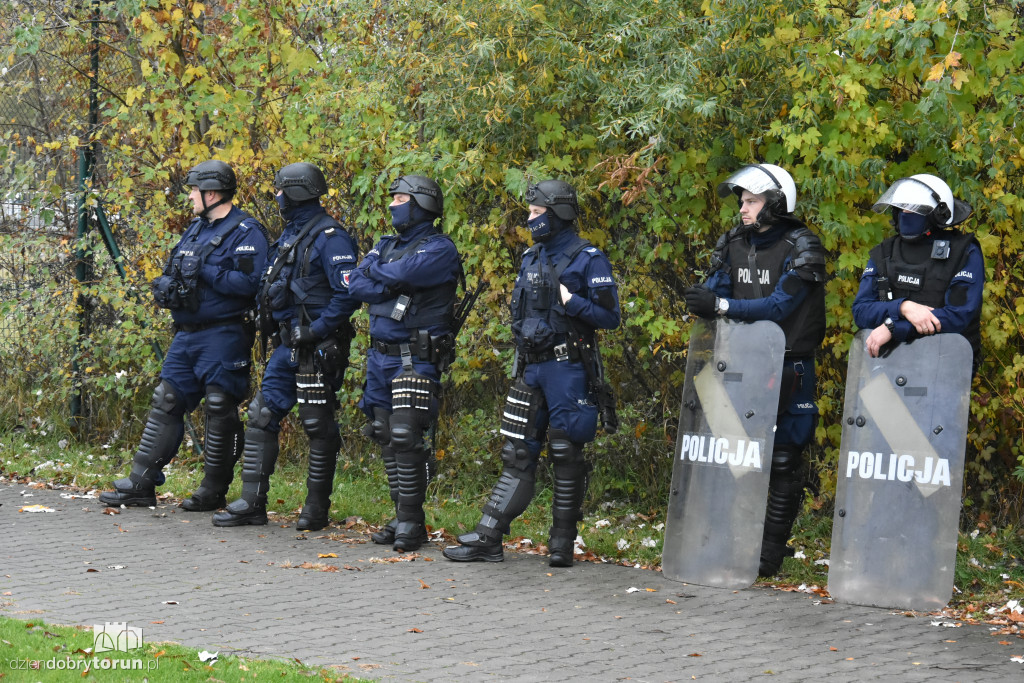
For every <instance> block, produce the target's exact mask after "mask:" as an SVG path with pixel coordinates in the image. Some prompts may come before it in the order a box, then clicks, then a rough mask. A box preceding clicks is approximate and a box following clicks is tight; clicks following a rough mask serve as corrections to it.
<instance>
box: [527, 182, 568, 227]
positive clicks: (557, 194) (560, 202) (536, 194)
mask: <svg viewBox="0 0 1024 683" xmlns="http://www.w3.org/2000/svg"><path fill="white" fill-rule="evenodd" d="M525 199H526V201H527V203H529V204H533V205H534V206H545V207H547V208H549V209H551V210H552V211H553V212H554V214H555V215H556V216H558V217H559V218H561V219H562V220H563V221H566V222H572V221H574V220H576V217H577V216H578V215H579V213H580V207H579V204H577V203H576V190H574V189H573V187H572V185H570V184H569V183H567V182H565V181H564V180H542V181H540V182H539V183H536V184H534V185H530V187H529V188H528V189H527V190H526V197H525Z"/></svg>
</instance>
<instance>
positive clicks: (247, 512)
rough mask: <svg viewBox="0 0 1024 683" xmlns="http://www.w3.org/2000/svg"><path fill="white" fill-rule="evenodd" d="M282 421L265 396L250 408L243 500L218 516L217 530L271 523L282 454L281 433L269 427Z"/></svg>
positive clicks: (258, 398) (254, 402)
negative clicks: (270, 497) (270, 498)
mask: <svg viewBox="0 0 1024 683" xmlns="http://www.w3.org/2000/svg"><path fill="white" fill-rule="evenodd" d="M282 417H283V416H282V415H277V414H275V413H274V412H273V411H272V410H270V408H269V407H267V405H266V404H265V403H264V401H263V393H262V392H260V393H258V394H256V398H254V399H253V401H252V403H250V404H249V426H248V428H247V429H246V430H245V449H244V450H243V451H242V496H241V498H239V499H238V500H236V501H234V502H232V503H229V504H228V506H227V507H226V508H224V509H223V510H221V511H220V512H217V513H214V515H213V525H214V526H243V525H246V524H266V523H267V491H268V489H269V488H270V475H271V474H273V473H274V465H275V464H276V463H277V454H278V442H277V437H278V433H277V432H276V431H270V430H269V429H268V428H267V427H268V425H271V424H273V425H277V424H279V423H280V420H281V418H282Z"/></svg>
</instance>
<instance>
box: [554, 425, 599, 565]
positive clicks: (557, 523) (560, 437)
mask: <svg viewBox="0 0 1024 683" xmlns="http://www.w3.org/2000/svg"><path fill="white" fill-rule="evenodd" d="M568 436H569V435H568V434H567V433H566V432H565V431H563V430H561V429H552V430H551V443H550V444H549V447H548V455H549V457H550V458H551V469H552V479H553V480H554V487H555V491H554V496H553V499H552V504H551V517H552V525H551V532H550V533H551V536H550V539H549V541H548V552H549V555H550V559H549V564H550V565H551V566H552V567H571V566H572V561H573V544H574V543H575V541H576V534H577V531H578V530H577V524H578V523H579V521H580V520H582V519H583V499H584V497H585V496H586V494H587V484H588V483H589V475H590V467H589V465H588V464H587V462H586V461H585V460H584V459H583V444H578V443H574V442H572V441H570V440H569V438H568Z"/></svg>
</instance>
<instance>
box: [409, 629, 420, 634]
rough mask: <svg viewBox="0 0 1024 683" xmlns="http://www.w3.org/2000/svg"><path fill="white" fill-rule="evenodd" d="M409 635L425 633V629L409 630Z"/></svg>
mask: <svg viewBox="0 0 1024 683" xmlns="http://www.w3.org/2000/svg"><path fill="white" fill-rule="evenodd" d="M409 633H423V629H419V628H411V629H409Z"/></svg>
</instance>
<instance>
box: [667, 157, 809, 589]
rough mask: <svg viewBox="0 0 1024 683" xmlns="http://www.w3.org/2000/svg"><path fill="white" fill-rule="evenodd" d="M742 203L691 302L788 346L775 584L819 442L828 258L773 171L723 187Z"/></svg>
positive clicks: (772, 496) (779, 426)
mask: <svg viewBox="0 0 1024 683" xmlns="http://www.w3.org/2000/svg"><path fill="white" fill-rule="evenodd" d="M730 193H731V194H735V195H736V196H737V197H738V198H739V203H740V219H741V220H742V224H741V225H739V226H737V227H735V228H733V229H731V230H729V231H728V232H727V233H726V234H724V235H722V237H721V238H720V239H719V240H718V244H717V246H716V247H715V253H714V257H713V259H712V262H713V266H712V267H713V268H714V271H713V272H712V274H711V276H710V277H709V278H708V280H707V281H706V282H705V283H704V284H703V285H701V286H699V287H689V288H687V289H686V290H685V292H684V296H685V298H686V304H687V307H688V308H689V310H690V312H691V313H693V314H694V315H698V316H701V317H703V318H713V317H715V316H723V317H727V318H731V319H734V320H749V321H754V320H771V321H772V322H775V323H778V325H779V326H780V327H781V328H782V331H783V332H784V333H785V336H786V355H785V361H784V363H783V373H782V390H781V394H780V400H779V416H778V418H777V422H776V432H775V446H774V450H773V452H772V468H771V476H770V484H769V490H768V507H767V510H766V513H765V521H764V538H763V540H762V542H761V562H760V566H759V568H758V573H759V574H760V575H761V576H771V575H773V574H775V573H777V572H778V570H779V568H780V567H781V566H782V560H783V558H784V557H785V556H786V555H787V554H788V551H787V548H786V542H787V540H788V539H789V534H790V530H791V529H792V527H793V521H794V520H795V519H796V516H797V514H798V513H799V511H800V506H801V503H802V502H803V490H804V481H803V477H802V472H801V469H802V464H803V463H802V454H803V450H804V448H805V447H806V446H807V444H808V443H810V441H811V439H812V438H813V437H814V427H815V423H816V421H817V413H818V408H817V405H815V403H814V392H815V385H816V378H815V371H814V352H815V351H816V350H817V348H818V346H819V345H820V344H821V341H822V339H824V337H825V292H824V284H823V283H824V280H825V250H824V248H823V247H822V245H821V241H820V240H819V239H818V237H817V236H816V235H815V234H814V233H812V232H811V231H810V230H809V229H808V228H807V226H806V225H804V223H803V222H801V221H800V220H799V219H798V218H796V217H795V216H794V215H793V210H794V209H795V208H796V185H795V183H794V182H793V178H792V177H791V176H790V175H789V173H787V172H786V171H785V170H784V169H782V168H780V167H778V166H775V165H773V164H752V165H749V166H744V167H743V168H741V169H740V170H739V171H737V172H736V173H734V174H733V175H731V176H730V177H729V178H727V179H726V180H725V182H723V183H721V184H720V185H719V186H718V194H719V196H720V197H726V196H728V195H729V194H730Z"/></svg>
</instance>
